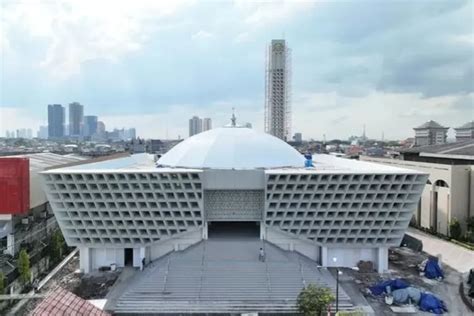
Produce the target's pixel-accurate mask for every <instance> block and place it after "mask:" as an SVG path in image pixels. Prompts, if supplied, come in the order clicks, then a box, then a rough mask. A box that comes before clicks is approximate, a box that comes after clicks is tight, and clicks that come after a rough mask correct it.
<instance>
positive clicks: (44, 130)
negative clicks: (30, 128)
mask: <svg viewBox="0 0 474 316" xmlns="http://www.w3.org/2000/svg"><path fill="white" fill-rule="evenodd" d="M36 137H38V138H40V139H47V138H48V126H40V127H39V130H38V133H36Z"/></svg>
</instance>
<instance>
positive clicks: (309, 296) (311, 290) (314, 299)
mask: <svg viewBox="0 0 474 316" xmlns="http://www.w3.org/2000/svg"><path fill="white" fill-rule="evenodd" d="M333 301H334V295H333V294H332V292H331V290H330V289H328V288H325V287H318V286H316V285H314V284H309V285H308V286H306V287H305V288H304V289H302V290H301V292H300V294H298V298H297V300H296V306H297V307H298V311H299V312H300V313H301V314H303V315H304V316H314V315H316V316H320V315H321V313H322V312H323V311H326V310H327V308H328V306H329V304H331V302H333Z"/></svg>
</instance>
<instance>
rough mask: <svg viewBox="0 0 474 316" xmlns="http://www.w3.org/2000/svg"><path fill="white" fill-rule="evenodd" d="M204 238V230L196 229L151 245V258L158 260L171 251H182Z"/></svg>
mask: <svg viewBox="0 0 474 316" xmlns="http://www.w3.org/2000/svg"><path fill="white" fill-rule="evenodd" d="M201 240H202V230H198V231H194V232H190V233H187V234H185V235H182V236H181V237H176V238H173V239H169V240H164V241H160V242H159V243H156V244H154V245H151V246H150V252H149V253H150V258H147V259H150V260H152V261H153V260H156V259H158V258H160V257H162V256H164V255H166V254H167V253H169V252H171V251H180V250H184V249H186V248H188V247H189V246H192V245H194V244H195V243H198V242H200V241H201Z"/></svg>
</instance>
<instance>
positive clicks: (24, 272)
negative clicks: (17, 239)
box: [18, 249, 31, 285]
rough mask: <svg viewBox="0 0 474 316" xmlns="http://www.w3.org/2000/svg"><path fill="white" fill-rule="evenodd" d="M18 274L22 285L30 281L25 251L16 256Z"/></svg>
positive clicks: (28, 264) (27, 256)
mask: <svg viewBox="0 0 474 316" xmlns="http://www.w3.org/2000/svg"><path fill="white" fill-rule="evenodd" d="M18 273H19V274H20V281H21V283H22V284H24V285H25V284H28V283H30V280H31V271H30V256H29V255H28V253H27V252H26V250H25V249H22V250H21V251H20V255H19V256H18Z"/></svg>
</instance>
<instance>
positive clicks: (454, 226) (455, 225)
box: [449, 217, 462, 240]
mask: <svg viewBox="0 0 474 316" xmlns="http://www.w3.org/2000/svg"><path fill="white" fill-rule="evenodd" d="M449 235H450V236H451V238H454V239H456V240H459V239H461V237H462V229H461V224H460V223H459V221H458V220H457V219H456V218H454V217H453V219H451V222H450V223H449Z"/></svg>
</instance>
